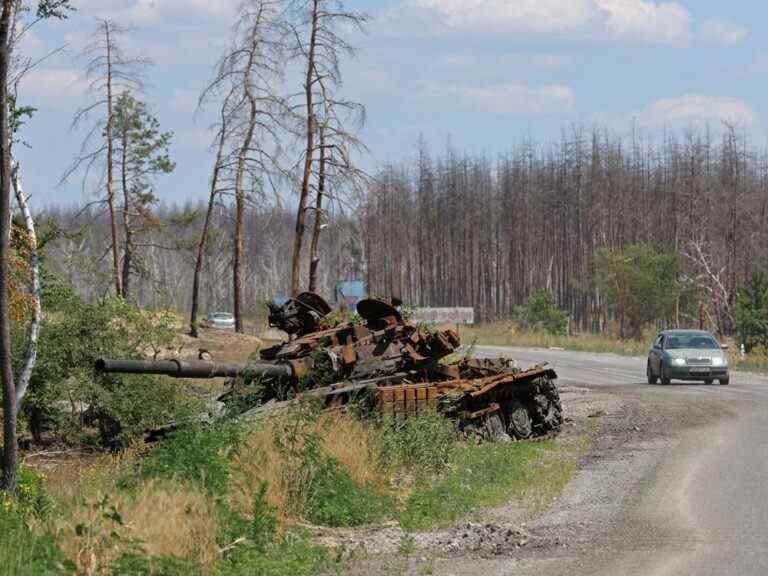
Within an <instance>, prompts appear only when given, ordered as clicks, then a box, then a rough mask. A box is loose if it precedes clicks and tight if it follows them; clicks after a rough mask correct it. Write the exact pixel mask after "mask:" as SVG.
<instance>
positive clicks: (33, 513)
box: [16, 465, 51, 520]
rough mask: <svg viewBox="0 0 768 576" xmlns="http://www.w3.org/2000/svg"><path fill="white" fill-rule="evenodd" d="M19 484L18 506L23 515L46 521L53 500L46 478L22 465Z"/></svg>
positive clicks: (18, 477)
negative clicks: (47, 487)
mask: <svg viewBox="0 0 768 576" xmlns="http://www.w3.org/2000/svg"><path fill="white" fill-rule="evenodd" d="M17 482H18V485H17V498H16V504H17V506H18V509H19V512H20V513H21V515H22V516H24V517H34V518H36V519H38V520H45V519H46V518H47V517H48V514H49V512H50V509H51V500H50V498H49V497H48V492H47V491H46V489H45V477H44V476H42V475H40V474H38V473H36V472H35V471H34V470H32V469H31V468H28V467H27V466H24V465H21V466H19V472H18V476H17Z"/></svg>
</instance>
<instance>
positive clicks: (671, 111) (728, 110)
mask: <svg viewBox="0 0 768 576" xmlns="http://www.w3.org/2000/svg"><path fill="white" fill-rule="evenodd" d="M634 116H635V117H636V118H637V120H638V121H639V122H640V124H642V125H647V126H680V125H685V124H691V123H710V122H715V123H720V122H729V123H733V124H736V125H739V126H743V127H749V126H753V125H754V124H755V123H756V122H757V114H756V113H755V111H754V110H753V109H752V106H750V104H749V103H748V102H746V101H744V100H740V99H738V98H728V97H724V96H704V95H701V94H686V95H684V96H678V97H675V98H663V99H661V100H656V101H655V102H653V103H651V104H649V105H648V106H646V107H645V108H643V109H642V110H640V111H639V112H637V113H636V114H634Z"/></svg>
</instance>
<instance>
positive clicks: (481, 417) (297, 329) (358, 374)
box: [97, 292, 563, 440]
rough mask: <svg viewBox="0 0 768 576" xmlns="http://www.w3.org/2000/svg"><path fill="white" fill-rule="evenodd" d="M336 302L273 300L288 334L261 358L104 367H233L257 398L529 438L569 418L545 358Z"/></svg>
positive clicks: (245, 391) (275, 315) (243, 393)
mask: <svg viewBox="0 0 768 576" xmlns="http://www.w3.org/2000/svg"><path fill="white" fill-rule="evenodd" d="M330 312H331V308H330V306H328V304H327V303H326V302H325V301H324V300H323V299H322V298H321V297H320V296H318V295H317V294H312V293H309V292H305V293H303V294H300V295H299V296H297V297H296V298H294V299H291V300H288V301H287V302H285V303H284V304H283V305H281V306H277V305H274V304H272V305H270V307H269V322H270V325H271V326H273V327H276V328H279V329H281V330H283V331H285V332H286V333H287V334H289V336H290V339H289V340H288V341H287V342H284V343H281V344H278V345H276V346H273V347H271V348H267V349H264V350H261V351H260V353H259V356H260V359H259V361H258V362H250V363H246V364H216V363H214V362H205V361H181V360H165V361H149V360H100V361H99V362H98V364H97V367H98V368H99V369H100V370H102V371H104V372H131V373H153V374H166V375H169V376H174V377H181V378H211V377H216V376H231V377H235V378H234V381H233V382H234V384H233V387H232V390H231V391H230V392H228V393H227V394H226V395H225V398H224V399H225V400H231V399H233V398H235V397H237V398H239V399H240V400H242V398H243V397H247V398H248V399H249V400H250V401H251V402H252V403H253V404H254V405H258V404H263V403H266V402H269V401H272V400H285V399H286V398H287V397H293V396H295V395H296V394H300V393H304V394H308V395H311V396H314V397H317V398H319V399H320V400H321V402H322V403H323V405H324V406H326V407H333V406H340V405H345V404H348V403H350V402H362V403H364V404H367V405H368V406H369V407H370V408H371V409H378V410H380V411H383V412H384V413H386V414H390V415H392V416H394V417H408V416H410V415H414V414H418V413H420V412H423V411H426V410H437V411H439V412H440V413H441V414H444V415H445V416H446V417H448V418H450V419H451V420H453V421H454V422H455V423H456V426H457V429H458V430H459V431H460V432H461V433H463V434H465V435H466V436H476V437H480V438H483V439H486V440H498V439H506V438H519V439H523V438H529V437H532V436H540V435H544V434H547V433H550V432H551V431H553V430H556V429H557V428H559V426H560V424H561V423H562V420H563V416H562V406H561V403H560V397H559V394H558V391H557V387H556V386H555V379H556V378H557V375H556V374H555V371H554V370H553V369H551V368H549V367H547V366H534V367H531V368H528V369H526V370H520V369H518V368H517V367H515V364H514V362H513V361H510V360H508V359H504V358H495V359H470V358H462V359H460V360H457V361H454V362H446V357H448V356H450V355H452V354H454V353H456V352H457V351H458V350H459V346H460V340H459V336H458V334H457V333H456V332H455V331H454V330H452V329H444V330H427V329H424V328H422V327H419V326H416V325H414V324H411V323H409V322H407V321H405V320H404V319H403V317H402V315H401V313H400V312H399V311H398V309H397V308H396V307H394V306H393V305H392V304H391V303H389V302H386V301H383V300H379V299H365V300H361V301H360V302H359V303H358V305H357V312H358V315H359V316H360V321H359V322H346V323H342V324H340V325H337V326H331V320H330V316H329V313H330Z"/></svg>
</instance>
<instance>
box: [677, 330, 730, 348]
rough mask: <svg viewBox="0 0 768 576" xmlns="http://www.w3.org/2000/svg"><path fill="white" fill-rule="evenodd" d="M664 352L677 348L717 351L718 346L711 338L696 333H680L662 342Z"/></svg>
mask: <svg viewBox="0 0 768 576" xmlns="http://www.w3.org/2000/svg"><path fill="white" fill-rule="evenodd" d="M664 348H665V349H666V350H675V349H679V348H697V349H700V350H717V349H719V348H720V345H719V344H718V343H717V342H716V341H715V339H714V338H712V336H708V335H707V334H700V333H696V332H681V333H678V334H671V335H669V336H667V337H666V339H665V340H664Z"/></svg>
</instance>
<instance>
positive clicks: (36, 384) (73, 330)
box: [12, 273, 193, 445]
mask: <svg viewBox="0 0 768 576" xmlns="http://www.w3.org/2000/svg"><path fill="white" fill-rule="evenodd" d="M42 289H43V295H42V296H43V308H44V310H45V311H46V316H45V319H44V322H43V324H42V325H41V328H40V338H39V341H38V356H37V363H36V365H35V369H34V370H33V372H32V378H31V380H30V387H29V392H28V396H27V397H26V399H25V403H24V416H25V418H26V420H27V422H28V425H29V427H30V430H31V432H32V434H33V435H34V436H35V437H36V438H38V439H39V438H40V436H41V434H42V433H43V432H45V431H46V430H51V431H53V432H54V433H55V434H56V435H57V436H59V437H62V438H65V439H70V440H80V434H82V424H83V420H84V419H86V418H89V419H91V420H93V421H95V422H96V423H97V424H98V426H99V431H100V434H101V441H102V443H104V444H105V445H116V444H124V443H127V442H130V441H131V440H132V439H133V438H135V437H137V436H138V435H140V434H142V433H143V432H144V431H145V430H146V429H147V428H149V427H152V426H156V425H158V424H162V423H165V422H168V421H169V420H173V419H177V418H184V417H185V416H186V415H187V414H189V413H190V411H191V410H192V409H193V406H192V404H193V403H192V400H191V399H189V398H188V397H185V396H184V395H183V394H182V392H181V388H180V387H179V386H178V385H176V384H175V383H172V382H170V381H167V380H162V379H159V378H154V377H149V376H131V375H108V374H100V373H98V372H96V370H95V363H96V360H97V359H99V358H103V357H113V358H114V357H117V358H137V357H142V356H143V354H142V352H143V351H145V350H150V351H153V352H157V351H158V350H159V349H160V348H162V347H163V346H164V345H167V344H168V343H169V342H171V340H172V337H173V334H172V332H171V330H170V315H168V314H167V313H165V312H159V313H148V312H142V311H140V310H138V309H136V308H134V307H132V306H131V305H129V304H128V303H126V302H125V301H124V300H122V299H119V298H103V299H99V300H97V301H95V302H91V303H89V302H84V301H83V300H82V299H80V298H79V297H78V296H76V295H75V294H74V292H73V291H72V290H71V289H70V288H69V287H68V286H67V285H66V284H65V283H63V282H62V281H61V280H59V279H58V278H56V277H55V276H53V275H51V274H49V273H45V274H44V275H43V281H42ZM27 339H28V330H27V328H26V326H25V325H23V324H16V325H14V326H13V332H12V341H13V351H14V359H15V362H16V366H15V369H16V370H17V371H18V370H20V367H21V362H23V359H24V351H25V350H26V348H27V346H28V340H27ZM86 409H87V410H86Z"/></svg>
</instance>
